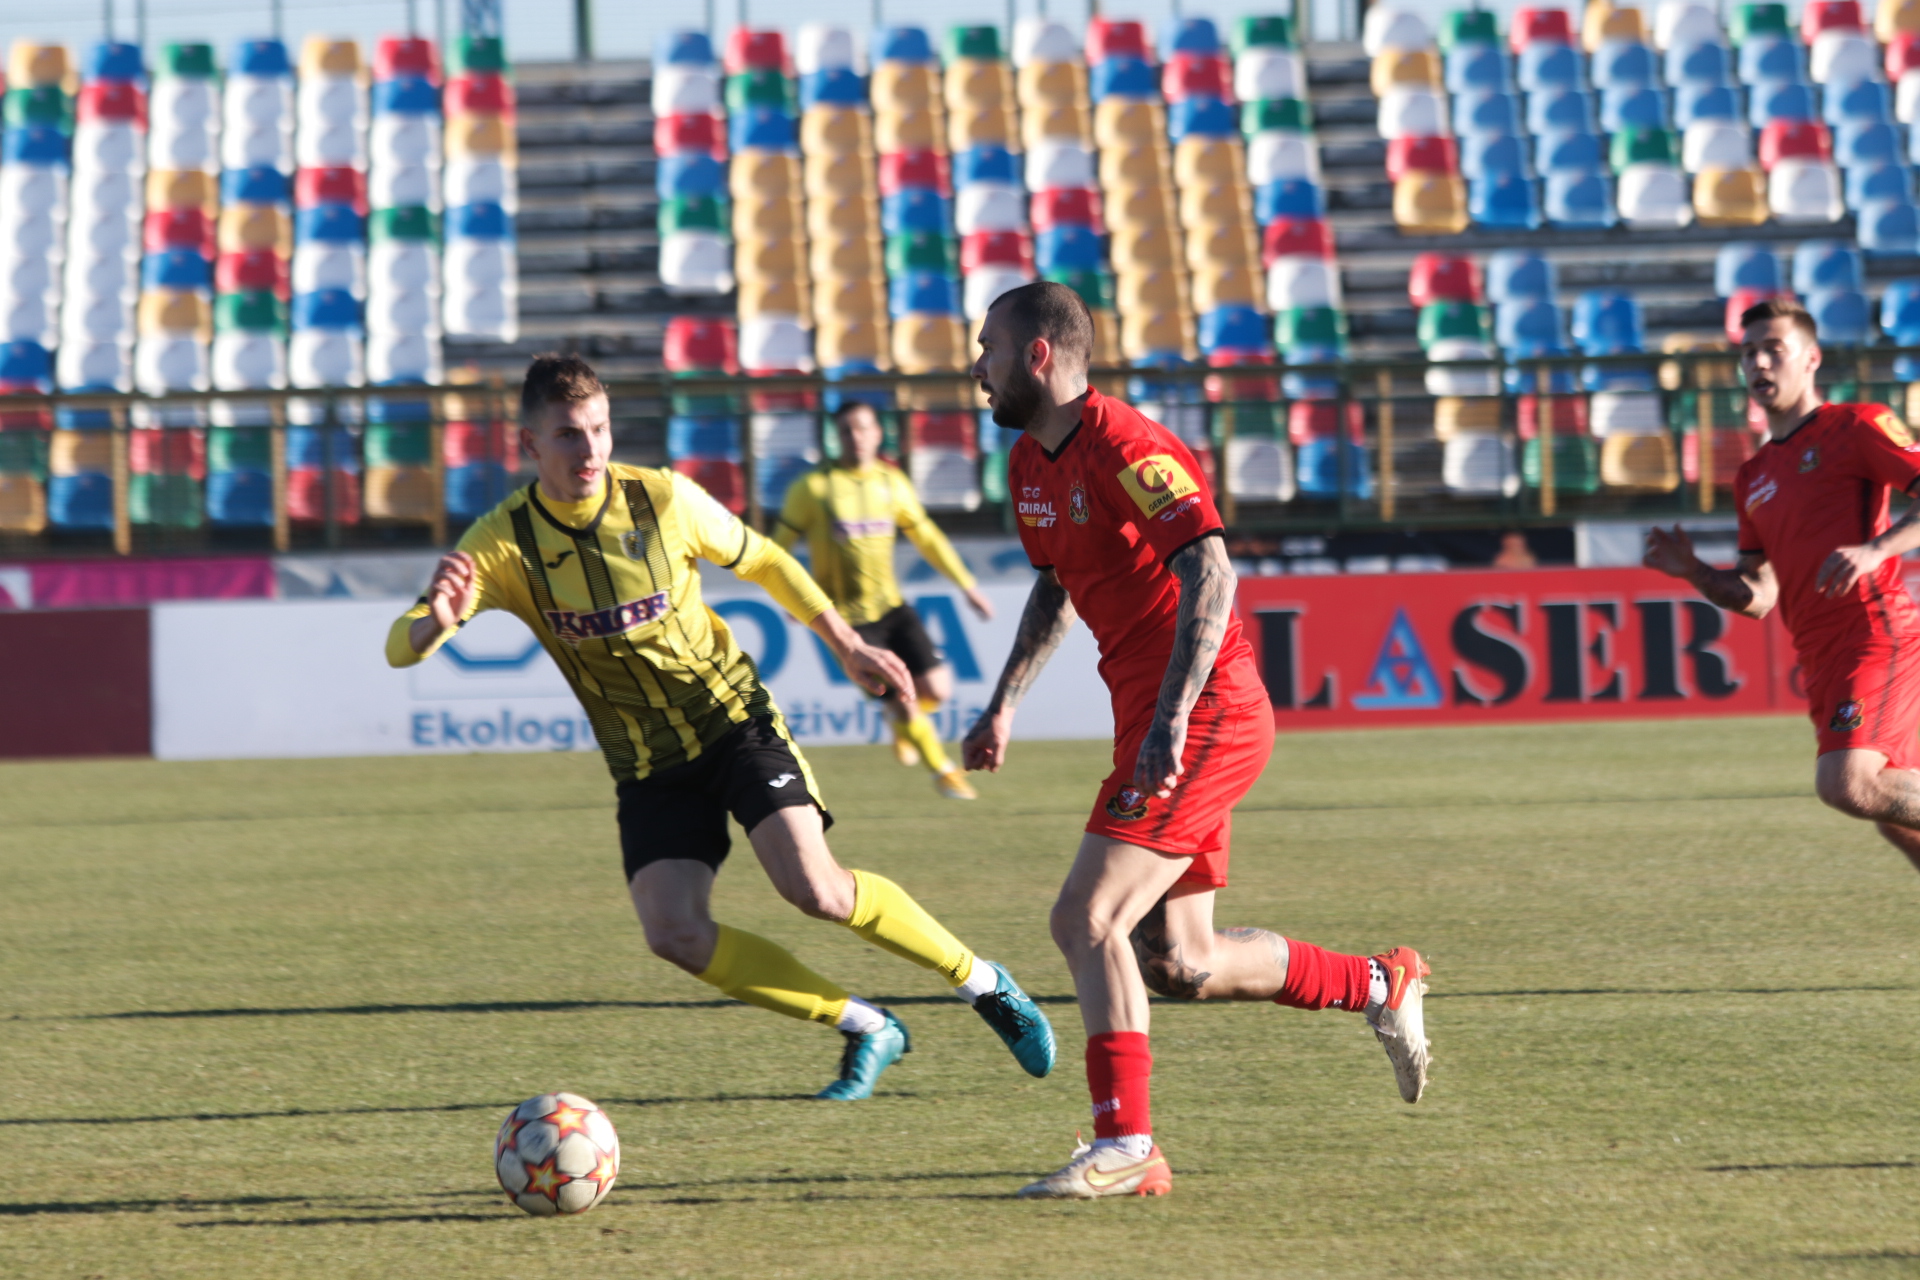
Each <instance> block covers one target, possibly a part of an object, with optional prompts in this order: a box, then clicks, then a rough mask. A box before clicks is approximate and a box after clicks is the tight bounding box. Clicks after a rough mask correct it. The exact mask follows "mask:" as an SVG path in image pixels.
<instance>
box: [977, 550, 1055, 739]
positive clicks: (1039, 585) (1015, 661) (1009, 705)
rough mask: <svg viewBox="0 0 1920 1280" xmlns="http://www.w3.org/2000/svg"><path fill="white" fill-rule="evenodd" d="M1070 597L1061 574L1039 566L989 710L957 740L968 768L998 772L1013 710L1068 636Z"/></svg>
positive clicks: (1011, 724) (1010, 727)
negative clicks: (960, 739) (964, 736)
mask: <svg viewBox="0 0 1920 1280" xmlns="http://www.w3.org/2000/svg"><path fill="white" fill-rule="evenodd" d="M1073 619H1074V612H1073V601H1071V600H1069V599H1068V598H1067V589H1066V588H1065V587H1063V586H1061V585H1060V578H1059V575H1058V574H1056V573H1054V571H1053V570H1051V569H1042V570H1041V571H1040V576H1039V577H1038V578H1036V579H1034V583H1033V590H1032V591H1030V592H1028V593H1027V607H1026V608H1025V609H1024V610H1023V611H1022V612H1021V614H1020V629H1019V630H1018V631H1017V632H1015V633H1014V637H1013V652H1012V653H1010V654H1008V655H1007V665H1006V666H1004V667H1002V668H1001V669H1000V683H999V684H997V685H995V686H994V690H993V697H992V698H991V699H989V700H988V702H987V709H986V710H985V711H983V712H981V713H980V718H979V719H978V720H976V721H974V722H973V728H971V729H969V730H967V737H966V740H965V741H964V742H962V743H961V744H960V753H961V759H962V761H963V762H964V763H965V765H966V767H967V768H969V769H985V770H986V771H987V772H988V773H998V772H1000V765H1001V763H1002V762H1003V761H1004V760H1005V759H1006V758H1007V740H1008V739H1009V738H1010V737H1011V736H1012V734H1013V713H1014V710H1015V708H1017V707H1018V706H1019V705H1020V700H1021V699H1022V698H1024V697H1026V696H1027V690H1029V689H1031V688H1032V687H1033V682H1034V681H1035V680H1037V679H1039V678H1040V670H1041V668H1043V667H1045V666H1046V665H1047V659H1048V658H1051V657H1052V656H1053V651H1054V650H1055V649H1058V648H1059V647H1060V642H1061V641H1062V640H1064V639H1066V638H1067V632H1068V631H1070V630H1072V628H1073Z"/></svg>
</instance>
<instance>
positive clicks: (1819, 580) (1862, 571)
mask: <svg viewBox="0 0 1920 1280" xmlns="http://www.w3.org/2000/svg"><path fill="white" fill-rule="evenodd" d="M1886 562H1887V553H1886V552H1884V551H1880V550H1878V549H1876V548H1875V547H1874V545H1873V544H1872V543H1870V542H1869V543H1866V544H1865V545H1863V546H1858V547H1835V548H1834V551H1833V554H1832V555H1830V556H1828V557H1827V558H1826V561H1825V562H1824V563H1823V564H1821V566H1820V572H1819V573H1817V574H1815V575H1814V578H1813V589H1814V591H1815V593H1817V594H1819V595H1823V596H1829V597H1839V596H1844V595H1846V594H1847V593H1848V592H1849V591H1852V590H1853V589H1854V588H1855V587H1856V586H1858V585H1860V580H1861V579H1862V578H1865V577H1867V576H1869V575H1871V574H1872V573H1873V571H1874V570H1875V569H1878V568H1879V567H1880V566H1881V565H1883V564H1885V563H1886Z"/></svg>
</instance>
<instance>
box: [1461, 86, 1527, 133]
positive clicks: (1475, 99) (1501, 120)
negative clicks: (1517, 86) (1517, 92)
mask: <svg viewBox="0 0 1920 1280" xmlns="http://www.w3.org/2000/svg"><path fill="white" fill-rule="evenodd" d="M1453 132H1454V133H1455V135H1457V136H1459V137H1462V138H1466V137H1472V136H1473V135H1475V134H1495V135H1506V134H1516V133H1519V132H1520V100H1519V99H1518V98H1517V97H1515V96H1514V95H1513V94H1511V93H1463V94H1461V95H1460V96H1458V97H1456V98H1455V99H1454V100H1453Z"/></svg>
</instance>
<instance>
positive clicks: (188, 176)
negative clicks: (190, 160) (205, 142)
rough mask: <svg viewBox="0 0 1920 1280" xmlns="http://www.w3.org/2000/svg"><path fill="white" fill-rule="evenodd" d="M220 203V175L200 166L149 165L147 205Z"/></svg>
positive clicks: (209, 209)
mask: <svg viewBox="0 0 1920 1280" xmlns="http://www.w3.org/2000/svg"><path fill="white" fill-rule="evenodd" d="M219 207H220V175H219V174H217V173H207V172H205V171H204V170H200V169H149V170H148V171H147V208H149V209H205V210H206V211H207V212H208V213H212V212H214V211H215V210H217V209H218V208H219Z"/></svg>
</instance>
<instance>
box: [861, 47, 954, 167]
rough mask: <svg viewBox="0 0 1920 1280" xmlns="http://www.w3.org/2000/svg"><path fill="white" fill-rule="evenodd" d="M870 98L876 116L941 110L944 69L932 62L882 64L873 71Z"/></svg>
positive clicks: (869, 88)
mask: <svg viewBox="0 0 1920 1280" xmlns="http://www.w3.org/2000/svg"><path fill="white" fill-rule="evenodd" d="M868 97H870V98H871V99H872V100H873V109H874V112H875V114H876V115H878V114H884V113H885V112H888V111H895V112H898V111H926V110H928V109H930V108H933V107H937V106H938V105H939V103H940V69H939V68H938V67H936V66H934V65H933V64H932V63H930V62H882V63H881V64H880V65H878V66H876V67H875V68H874V69H873V78H872V80H871V81H870V82H869V85H868ZM882 150H885V148H882Z"/></svg>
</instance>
